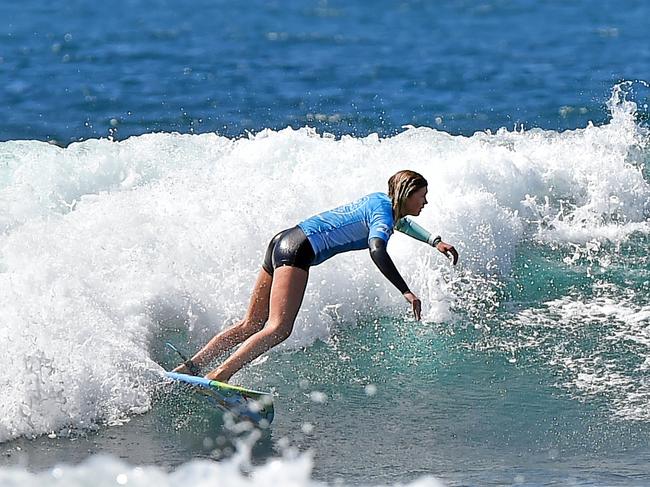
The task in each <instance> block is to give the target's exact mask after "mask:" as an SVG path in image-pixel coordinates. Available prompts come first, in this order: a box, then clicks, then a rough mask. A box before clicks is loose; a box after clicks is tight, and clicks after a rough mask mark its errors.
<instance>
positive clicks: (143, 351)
mask: <svg viewBox="0 0 650 487" xmlns="http://www.w3.org/2000/svg"><path fill="white" fill-rule="evenodd" d="M608 109H609V112H610V119H609V120H608V121H607V122H606V123H604V124H602V125H599V126H596V125H594V124H589V125H588V126H586V127H584V128H580V129H575V130H567V131H563V132H556V131H551V130H542V129H536V128H532V129H528V128H523V127H518V128H515V129H513V130H508V129H501V130H499V131H497V132H495V133H492V132H489V131H487V132H476V133H475V134H473V135H471V136H460V135H450V134H448V133H446V132H443V131H440V130H436V129H434V128H430V127H414V126H405V127H404V128H403V130H402V131H401V132H400V133H398V134H396V135H394V136H386V137H379V136H377V135H369V136H365V137H354V136H351V135H343V136H340V137H335V136H333V135H330V134H328V133H325V132H317V131H315V130H314V129H311V128H309V127H303V128H300V129H292V128H286V129H283V130H277V131H276V130H270V129H267V130H263V131H260V132H259V133H250V134H248V135H247V136H243V137H238V138H229V137H225V136H221V135H218V134H215V133H204V134H179V133H149V134H146V135H141V136H133V137H130V138H128V139H126V140H121V141H116V140H112V139H109V138H104V139H92V140H85V141H81V142H75V143H72V144H70V145H69V146H67V147H59V146H56V145H53V144H48V143H45V142H39V141H29V140H27V141H24V140H13V141H7V142H1V143H0V322H1V323H2V327H0V334H1V337H2V338H1V343H3V345H4V348H5V353H3V354H2V356H0V370H1V371H2V372H0V384H2V390H3V391H4V393H3V394H2V396H1V397H0V409H1V410H2V411H3V412H4V414H3V415H2V418H1V419H0V442H3V443H4V442H9V443H8V444H11V443H10V442H11V441H12V440H16V439H20V438H40V437H45V436H47V435H51V437H59V436H63V437H75V435H85V434H91V433H92V432H96V431H99V432H101V431H105V430H110V429H112V428H121V427H124V426H121V425H124V424H126V423H128V422H129V421H131V420H133V418H137V417H139V416H140V415H147V414H151V410H152V407H153V404H154V403H155V400H156V394H157V391H158V390H159V388H160V383H161V379H160V377H161V373H162V372H163V370H164V368H170V367H172V366H173V365H174V363H173V357H171V356H170V355H169V354H167V352H166V351H165V347H164V342H165V341H168V340H174V341H175V343H176V344H177V345H179V346H181V347H182V348H183V349H185V350H187V351H190V352H191V351H192V350H195V349H196V348H197V347H199V346H200V345H201V344H202V343H204V342H205V341H206V340H207V339H209V338H210V337H211V336H212V335H213V334H214V333H216V332H218V331H219V330H221V329H223V328H224V327H226V326H228V325H229V324H231V323H232V322H234V321H235V320H236V319H238V318H239V317H240V316H241V315H242V313H243V311H244V310H245V307H246V305H247V301H248V298H249V292H250V289H251V286H252V284H253V281H254V278H255V276H256V274H257V272H258V271H259V266H260V264H261V261H262V257H263V252H264V249H265V248H266V244H267V242H268V240H269V239H270V237H271V236H272V235H274V234H275V233H276V232H277V231H278V230H280V229H283V228H286V227H289V226H291V225H293V224H295V223H296V222H298V221H300V220H301V219H304V218H305V217H308V216H310V215H312V214H315V213H317V212H319V211H322V210H323V209H327V208H331V207H334V206H336V205H338V204H341V203H345V202H347V201H351V200H354V199H355V198H358V197H359V196H362V195H364V194H367V193H370V192H373V191H386V180H387V178H388V177H389V176H390V175H391V174H393V173H394V172H396V171H397V170H400V169H405V168H408V169H413V170H415V171H418V172H421V173H422V174H423V175H425V177H426V178H427V179H428V181H429V205H428V206H427V207H426V208H425V210H424V211H423V213H422V215H421V216H420V217H418V219H417V221H418V222H419V223H420V224H421V225H423V226H424V227H425V228H427V229H429V230H430V231H432V232H433V233H435V234H440V235H441V236H442V237H443V239H444V240H445V241H447V242H450V243H452V244H454V245H455V246H456V248H457V249H458V251H459V253H460V263H459V265H458V266H457V268H452V267H451V266H450V264H449V262H448V261H447V260H446V259H445V258H444V257H443V256H442V255H441V254H439V253H437V252H432V251H431V249H430V248H428V247H427V246H424V245H422V244H419V243H418V242H415V241H412V240H411V239H408V238H407V237H404V236H401V235H397V234H396V235H395V236H394V237H392V238H391V241H390V244H389V252H390V254H391V256H392V257H393V259H394V261H395V263H396V265H397V267H398V268H399V269H400V271H401V272H402V274H403V275H404V277H405V279H406V281H407V282H408V283H409V285H410V286H411V288H412V289H414V290H415V292H416V293H417V294H418V295H419V296H420V297H421V299H422V301H423V322H424V326H425V327H427V326H428V327H433V329H434V330H440V329H441V327H443V328H444V327H447V328H449V327H451V328H454V327H455V326H457V325H458V323H463V326H462V327H461V329H462V330H465V331H467V330H469V331H468V333H470V334H472V335H471V336H472V337H474V338H475V339H472V345H471V347H470V348H474V349H475V350H488V351H491V352H495V353H496V352H498V353H505V354H506V355H507V356H508V357H509V360H510V363H511V364H518V363H519V364H521V363H524V364H527V365H528V366H534V367H542V366H544V367H550V368H551V369H552V370H554V371H555V373H556V375H557V377H556V385H557V387H558V388H559V389H560V390H563V391H565V392H566V393H567V394H568V395H569V396H571V397H575V398H577V400H578V401H589V400H596V401H604V402H606V403H607V409H608V410H609V411H610V412H609V413H608V414H609V415H610V416H611V417H612V418H617V417H618V418H619V419H620V420H621V421H639V422H644V423H645V422H648V421H650V416H649V415H648V413H647V407H646V405H647V401H648V400H649V399H650V383H648V381H647V375H646V373H647V370H648V367H650V348H649V347H650V302H649V301H648V297H647V296H648V291H649V290H650V272H649V270H648V269H649V267H648V260H647V248H648V241H649V240H648V239H649V234H650V182H649V181H650V177H649V169H648V168H649V166H648V160H649V159H650V156H649V154H650V149H649V147H648V143H649V140H650V139H649V132H648V129H647V127H646V126H645V125H644V124H641V123H639V121H638V118H637V110H638V107H637V105H636V104H635V103H634V102H633V101H629V100H627V99H626V92H625V85H618V86H617V87H615V89H614V90H613V93H612V97H611V99H610V100H609V103H608ZM525 255H533V256H534V258H533V259H532V260H526V259H523V257H522V256H525ZM535 259H537V264H533V263H531V262H533V261H535ZM544 259H548V262H550V264H549V265H547V266H546V267H545V265H544V262H543V261H544ZM540 260H541V263H540ZM528 266H530V267H531V268H532V270H531V271H530V272H533V273H535V272H537V273H546V277H545V278H544V281H545V282H547V283H548V282H549V280H550V282H551V283H552V282H553V280H554V279H555V280H557V281H558V282H559V281H562V279H565V278H563V277H562V272H569V273H577V274H579V276H578V277H575V279H576V283H577V284H576V285H573V284H572V283H569V285H567V286H564V287H563V286H562V285H557V286H555V287H553V289H552V290H551V291H548V290H544V289H539V288H537V289H523V290H522V288H525V287H526V285H525V284H521V282H520V283H517V282H514V281H516V280H517V276H519V277H522V276H524V275H527V274H526V273H527V272H528V271H527V270H526V268H527V267H528ZM611 272H620V273H625V272H627V274H625V275H623V276H622V277H621V275H619V276H618V277H616V276H614V277H613V278H611V279H610V278H608V277H607V275H608V274H607V273H611ZM599 276H600V277H599ZM569 280H570V279H569ZM531 303H532V305H531ZM408 311H409V310H408V307H407V306H406V305H405V302H404V301H403V299H402V298H401V297H400V296H399V293H398V292H397V291H396V290H394V289H392V288H391V287H390V285H389V284H387V283H386V282H385V280H384V279H383V278H382V276H381V275H380V274H379V272H378V271H377V270H376V269H375V268H374V267H373V266H372V265H371V264H370V260H369V258H368V255H367V254H366V253H365V252H356V253H349V254H345V255H342V256H339V257H337V258H336V259H332V260H330V261H328V262H326V263H324V264H323V265H321V266H318V267H317V268H315V269H313V270H312V272H311V275H310V283H309V285H308V288H307V294H306V296H305V301H304V304H303V307H302V309H301V312H300V314H299V316H298V319H297V321H296V325H295V328H294V331H293V333H292V335H291V337H290V338H289V340H287V342H285V343H284V344H282V345H281V346H280V347H278V349H275V350H273V351H272V352H270V353H269V354H268V355H267V356H265V357H263V358H262V360H259V361H258V362H257V363H256V364H254V365H253V366H251V367H250V368H249V369H248V370H245V371H242V372H241V373H240V374H238V376H236V377H235V378H234V379H236V380H237V381H239V382H241V383H243V384H245V385H247V386H250V387H262V388H266V389H269V388H273V387H274V386H276V385H277V384H273V383H272V382H270V381H269V378H268V377H265V376H264V373H263V372H260V370H263V369H262V368H263V367H265V366H267V365H268V363H275V364H276V365H273V367H280V368H281V366H280V365H278V364H280V363H281V362H282V361H284V360H292V359H293V357H296V356H299V355H300V354H303V353H305V352H306V351H310V350H314V347H315V346H316V345H318V344H325V346H326V347H327V346H329V347H336V344H337V343H338V341H339V339H340V335H346V333H354V332H355V330H356V329H357V328H358V326H364V325H363V324H366V325H367V324H372V323H374V324H375V325H373V326H376V324H377V323H378V322H379V323H381V322H384V321H385V320H389V321H390V320H397V321H400V322H404V323H410V319H409V318H408ZM585 322H587V323H590V324H591V326H593V325H594V323H603V324H606V325H607V326H603V328H601V329H599V330H598V331H597V332H594V333H595V335H594V337H595V336H597V337H598V341H599V343H598V344H597V345H595V346H594V347H593V349H591V352H590V353H587V354H583V353H576V352H575V350H573V349H572V347H571V343H575V341H576V340H580V339H581V337H583V336H584V335H583V334H584V333H589V332H588V331H585V329H584V328H581V325H580V324H581V323H582V324H584V323H585ZM612 323H613V324H614V325H612ZM410 326H413V324H412V323H411V325H410ZM605 328H606V329H605ZM513 330H516V332H515V331H513ZM594 339H595V338H594ZM630 342H632V343H634V349H633V354H634V359H630V360H632V363H634V364H635V365H634V366H630V365H626V363H625V360H622V359H621V358H620V357H617V356H612V352H611V349H610V348H608V345H607V344H611V343H616V344H620V345H621V346H623V345H625V344H627V343H630ZM626 353H630V349H629V348H627V349H626ZM285 357H289V358H288V359H287V358H285ZM343 366H344V365H343ZM638 367H640V369H639V368H638ZM274 370H276V369H274ZM640 371H641V372H640ZM642 371H645V373H644V372H642ZM639 374H641V375H639ZM277 376H278V375H277V373H276V375H275V377H277ZM376 382H377V381H376V380H372V379H368V380H366V382H365V383H363V384H362V386H363V387H364V388H365V389H364V390H365V391H373V389H372V388H373V387H377V386H378V385H377V383H376ZM379 386H380V387H381V385H379ZM296 388H297V386H296ZM297 389H299V388H297ZM312 399H313V397H312ZM283 400H287V399H286V397H285V398H283V397H282V396H280V397H277V399H276V401H278V402H280V403H281V402H282V401H283ZM306 428H307V429H309V427H308V426H307V427H306ZM244 450H245V448H244ZM311 468H312V460H311V458H310V457H309V455H308V454H299V455H295V456H293V457H285V458H278V459H275V460H270V461H269V462H268V463H267V464H265V465H263V466H256V467H250V468H249V470H250V471H252V472H253V473H252V475H251V476H247V475H242V473H241V470H242V468H241V461H240V460H237V458H235V459H232V460H229V461H227V462H221V463H218V464H214V463H210V462H207V463H203V462H197V463H188V464H185V465H184V466H182V467H180V470H175V471H167V470H165V469H162V468H159V467H131V466H129V465H128V464H124V463H121V462H120V461H118V460H117V459H114V458H104V457H93V458H91V459H90V460H87V461H86V462H84V463H82V464H81V465H80V466H65V467H58V469H54V470H50V471H48V472H46V473H40V474H39V473H29V472H27V471H25V470H20V469H18V470H12V469H4V470H2V473H1V475H2V477H3V478H4V480H3V481H4V482H9V483H15V484H18V483H20V485H29V484H30V483H31V484H33V485H37V484H40V483H43V482H45V481H47V482H48V483H51V485H64V484H65V485H71V483H70V482H73V483H76V484H78V485H87V484H89V483H91V482H94V480H93V479H99V481H100V485H103V483H102V482H104V483H106V485H108V484H111V485H114V483H111V482H113V481H114V480H115V479H117V483H118V484H126V483H127V481H128V484H129V485H145V484H146V485H150V484H151V482H152V481H156V482H158V483H159V484H160V485H176V484H177V483H178V482H179V479H181V480H182V481H183V483H188V482H191V483H194V482H196V483H195V485H212V484H210V483H209V480H207V479H209V478H212V477H224V476H225V477H226V478H228V479H231V480H232V484H233V485H265V484H267V483H268V484H269V485H276V481H277V482H278V483H282V484H283V485H312V484H313V483H316V481H315V480H312V479H311V476H310V472H311ZM244 470H246V469H244ZM121 475H124V477H121ZM70 479H73V480H70ZM120 479H121V480H120ZM261 479H265V480H261ZM57 482H58V483H57ZM202 482H203V483H202ZM437 482H438V481H436V480H435V479H433V478H430V477H422V478H421V479H420V480H419V481H416V482H415V483H414V484H413V485H422V486H425V485H437Z"/></svg>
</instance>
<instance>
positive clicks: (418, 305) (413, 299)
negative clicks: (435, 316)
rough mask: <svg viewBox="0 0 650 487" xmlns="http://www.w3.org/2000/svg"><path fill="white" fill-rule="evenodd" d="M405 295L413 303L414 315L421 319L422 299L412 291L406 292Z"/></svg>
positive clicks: (418, 319)
mask: <svg viewBox="0 0 650 487" xmlns="http://www.w3.org/2000/svg"><path fill="white" fill-rule="evenodd" d="M404 297H405V298H406V300H407V301H408V302H409V303H411V307H412V308H413V316H415V319H416V320H417V321H420V315H421V314H422V301H420V299H419V298H418V297H417V296H416V295H415V294H413V293H412V292H411V291H408V292H405V293H404Z"/></svg>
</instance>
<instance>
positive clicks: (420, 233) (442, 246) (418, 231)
mask: <svg viewBox="0 0 650 487" xmlns="http://www.w3.org/2000/svg"><path fill="white" fill-rule="evenodd" d="M395 230H397V231H399V232H402V233H404V234H406V235H408V236H409V237H412V238H414V239H416V240H419V241H420V242H425V243H428V244H429V245H431V246H432V247H435V248H436V249H438V251H439V252H442V253H443V254H445V256H446V257H450V258H451V259H452V261H453V264H454V265H456V263H457V262H458V252H457V251H456V249H455V248H454V246H453V245H449V244H448V243H445V242H443V241H442V238H440V236H437V237H434V236H433V235H432V234H431V233H430V232H429V231H428V230H426V229H425V228H423V227H421V226H420V225H418V224H417V223H415V222H414V221H413V220H411V219H410V218H406V217H404V218H400V219H399V220H398V221H397V224H396V225H395Z"/></svg>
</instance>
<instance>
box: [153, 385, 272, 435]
mask: <svg viewBox="0 0 650 487" xmlns="http://www.w3.org/2000/svg"><path fill="white" fill-rule="evenodd" d="M165 375H166V376H167V377H168V378H170V379H173V380H175V381H178V382H182V383H184V384H187V385H189V386H190V387H191V388H192V389H193V390H195V391H196V392H198V393H199V394H201V395H202V396H204V397H205V398H206V399H207V400H208V401H209V402H210V403H212V404H213V405H215V406H216V407H218V408H219V409H221V410H222V411H226V412H229V413H232V414H233V415H234V416H235V417H237V418H238V419H243V420H248V421H251V422H253V423H255V424H258V425H260V426H267V425H270V424H271V421H273V414H274V411H273V396H272V395H271V394H270V393H268V392H260V391H253V390H250V389H245V388H244V387H239V386H233V385H230V384H226V383H224V382H219V381H216V380H210V379H206V378H205V377H197V376H194V375H187V374H179V373H177V372H166V373H165Z"/></svg>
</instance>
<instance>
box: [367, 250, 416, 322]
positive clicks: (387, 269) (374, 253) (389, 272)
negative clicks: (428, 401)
mask: <svg viewBox="0 0 650 487" xmlns="http://www.w3.org/2000/svg"><path fill="white" fill-rule="evenodd" d="M369 247H370V257H371V258H372V261H373V262H374V263H375V265H376V266H377V267H378V268H379V270H380V271H381V273H382V274H383V275H384V276H385V277H386V279H388V280H389V281H390V282H391V283H392V284H393V285H394V286H395V287H396V288H397V289H399V291H400V292H401V293H402V294H403V295H404V297H405V298H406V300H407V301H408V302H409V303H411V306H412V308H413V314H414V315H415V319H416V320H418V321H419V320H420V313H421V311H422V302H421V301H420V300H419V299H418V298H417V296H415V294H413V293H412V292H411V291H410V290H409V287H408V286H407V285H406V282H405V281H404V279H403V278H402V276H401V275H400V273H399V271H398V270H397V267H395V264H394V263H393V260H392V259H391V258H390V255H388V252H387V251H386V242H384V241H383V240H382V239H381V238H371V239H370V242H369Z"/></svg>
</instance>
